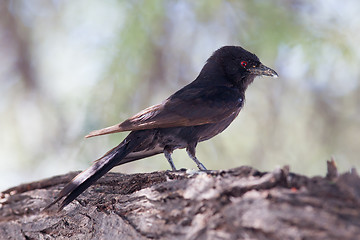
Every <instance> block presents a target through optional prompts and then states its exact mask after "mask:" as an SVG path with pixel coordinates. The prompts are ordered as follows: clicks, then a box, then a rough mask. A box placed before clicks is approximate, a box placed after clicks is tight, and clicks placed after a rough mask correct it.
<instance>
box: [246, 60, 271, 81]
mask: <svg viewBox="0 0 360 240" xmlns="http://www.w3.org/2000/svg"><path fill="white" fill-rule="evenodd" d="M248 70H249V72H250V73H251V74H254V75H257V76H269V77H274V78H277V77H278V74H277V73H276V72H275V71H274V70H272V69H271V68H269V67H267V66H265V65H263V64H262V63H260V65H259V66H258V67H253V68H249V69H248Z"/></svg>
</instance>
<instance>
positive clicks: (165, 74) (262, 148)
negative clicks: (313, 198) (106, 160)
mask: <svg viewBox="0 0 360 240" xmlns="http://www.w3.org/2000/svg"><path fill="white" fill-rule="evenodd" d="M359 12H360V1H357V0H353V1H351V0H349V1H335V0H318V1H312V0H291V1H289V0H274V1H266V0H257V1H245V0H244V1H220V0H213V1H205V0H203V1H191V0H187V1H155V0H137V1H135V0H134V1H125V0H106V1H97V0H74V1H71V0H51V1H50V0H35V1H28V0H14V1H10V0H2V1H0V54H1V57H0V96H1V100H0V134H1V138H0V164H1V168H0V189H1V190H4V189H5V188H8V187H11V186H14V185H17V184H19V183H24V182H28V181H33V180H40V179H42V178H44V177H50V176H53V175H57V174H63V173H66V172H68V171H74V170H82V169H85V168H86V167H88V166H89V165H90V164H91V162H92V161H93V160H95V159H97V158H98V157H100V156H102V155H103V154H104V153H105V152H107V150H108V149H110V148H112V147H114V146H115V145H117V144H118V143H120V142H121V141H122V139H123V138H124V137H125V136H126V133H124V134H114V135H109V136H101V137H97V138H92V139H87V140H85V139H83V136H84V135H86V134H87V133H88V132H90V131H91V130H94V129H99V128H103V127H107V126H110V125H113V124H115V123H118V122H121V121H123V120H125V119H126V118H127V117H130V116H132V115H133V114H135V113H137V112H138V111H140V110H142V109H143V108H145V107H147V106H150V105H152V104H157V103H159V102H161V101H162V100H164V99H165V98H166V97H168V96H169V95H170V94H172V93H173V92H175V91H176V90H177V89H179V88H180V87H182V86H184V85H186V84H187V83H189V82H191V81H192V80H194V79H195V78H196V76H197V74H198V73H199V71H200V69H201V68H202V66H203V65H204V63H205V61H206V60H207V58H208V57H209V56H210V55H211V54H212V52H213V51H215V50H216V49H218V48H219V47H221V46H223V45H240V46H243V47H244V48H245V49H247V50H249V51H251V52H253V53H256V55H257V56H258V57H259V58H260V59H261V61H262V62H263V63H264V64H265V65H267V66H269V67H272V68H274V69H275V70H276V71H277V72H278V74H279V76H280V78H278V79H271V78H265V77H264V78H258V79H256V80H255V82H254V83H253V84H252V86H250V87H249V89H248V91H247V95H246V96H247V102H246V105H245V108H244V109H243V110H242V112H241V113H240V115H239V117H238V118H237V119H236V120H235V121H234V122H233V123H232V125H230V127H229V128H228V129H227V130H225V132H223V133H222V134H221V135H219V136H217V137H215V138H213V139H212V140H210V141H207V142H204V143H200V144H199V146H198V150H197V151H198V158H199V159H200V160H201V161H202V162H203V163H204V164H205V165H206V166H207V168H208V169H227V168H232V167H237V166H241V165H251V166H253V167H255V168H258V169H260V170H272V169H274V168H275V167H276V166H282V165H285V164H289V165H290V168H291V170H292V171H296V172H300V173H304V174H309V175H317V174H319V175H323V174H325V165H326V164H325V160H327V159H329V158H330V157H331V156H334V157H335V159H336V161H337V164H338V167H339V169H340V171H346V170H348V169H349V168H350V167H353V166H354V167H357V168H359V166H360V164H359V162H358V158H359V155H360V145H359V143H360V124H359V123H360V107H359V105H360V86H359V76H360V70H359V69H360V68H359V62H360V61H359V60H360V48H359V46H358V45H359V42H360V14H359ZM174 160H175V165H176V166H177V167H178V168H182V167H184V168H195V167H196V166H195V165H194V163H193V162H192V161H191V160H190V159H189V158H188V157H187V155H186V153H185V151H183V150H178V151H175V153H174ZM162 169H169V165H168V163H167V161H166V160H165V158H164V157H163V156H162V155H159V156H156V157H152V158H149V159H146V160H141V161H137V162H134V163H129V164H126V165H123V166H120V167H118V168H116V169H115V170H117V171H121V172H125V173H133V172H144V171H145V172H150V171H156V170H162Z"/></svg>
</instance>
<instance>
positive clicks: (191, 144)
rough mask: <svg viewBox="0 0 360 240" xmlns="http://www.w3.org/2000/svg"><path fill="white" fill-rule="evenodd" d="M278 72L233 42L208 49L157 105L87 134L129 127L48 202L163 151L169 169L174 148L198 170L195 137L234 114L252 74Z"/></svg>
mask: <svg viewBox="0 0 360 240" xmlns="http://www.w3.org/2000/svg"><path fill="white" fill-rule="evenodd" d="M261 75H264V76H270V77H277V76H278V75H277V73H276V72H275V71H274V70H272V69H270V68H268V67H266V66H264V65H263V64H262V63H261V62H260V60H259V58H258V57H257V56H256V55H255V54H252V53H250V52H248V51H246V50H245V49H243V48H241V47H238V46H225V47H222V48H220V49H218V50H217V51H215V52H214V53H213V55H212V56H211V57H210V58H209V59H208V60H207V62H206V64H205V66H204V67H203V69H202V70H201V72H200V74H199V76H198V77H197V78H196V79H195V81H193V82H192V83H190V84H188V85H187V86H185V87H183V88H182V89H180V90H179V91H177V92H176V93H174V94H173V95H171V96H170V97H169V98H168V99H166V100H165V101H164V102H162V103H161V104H158V105H154V106H151V107H149V108H146V109H145V110H143V111H141V112H139V113H138V114H136V115H135V116H133V117H131V118H129V119H127V120H125V121H124V122H122V123H120V124H117V125H114V126H112V127H108V128H104V129H101V130H96V131H93V132H91V133H90V134H89V135H87V136H86V138H88V137H94V136H98V135H104V134H109V133H116V132H123V131H131V132H130V134H129V135H128V136H127V137H126V138H125V139H124V140H123V141H122V142H121V143H120V144H119V145H118V146H117V147H115V148H113V149H111V150H110V151H109V152H107V153H106V154H105V155H104V156H103V157H101V158H100V159H98V160H96V161H95V162H94V164H93V165H92V166H91V167H90V168H88V169H86V170H85V171H83V172H81V173H80V174H79V175H77V176H76V177H75V178H74V179H73V180H72V181H71V182H70V183H68V184H67V185H66V186H65V187H64V189H62V191H61V192H60V193H59V194H58V196H57V198H56V200H55V201H54V202H52V203H51V204H50V205H49V206H48V207H46V208H49V207H50V206H52V205H53V204H55V203H57V202H58V201H60V200H61V199H62V198H63V197H65V199H64V200H63V201H62V203H61V204H60V208H59V209H62V208H63V207H65V206H66V205H67V204H69V203H70V202H71V201H72V200H74V199H75V198H76V197H77V196H79V195H80V194H81V193H82V192H83V191H85V190H86V189H87V188H88V187H89V186H90V185H91V184H92V183H94V182H95V181H96V180H98V179H99V178H100V177H101V176H103V175H104V174H105V173H107V172H108V171H110V169H112V168H113V167H115V166H117V165H121V164H124V163H127V162H131V161H135V160H138V159H142V158H146V157H150V156H153V155H156V154H159V153H164V154H165V157H166V159H167V160H168V161H169V163H170V166H171V168H172V170H174V171H175V170H176V168H175V165H174V163H173V161H172V159H171V154H172V152H173V151H174V150H175V149H179V148H180V149H181V148H186V151H187V153H188V154H189V156H190V158H191V159H192V160H193V161H194V162H195V163H196V165H197V166H198V168H199V169H200V170H206V168H205V166H204V165H203V164H202V163H201V162H200V161H199V160H198V159H197V158H196V156H195V148H196V145H197V144H198V142H202V141H205V140H208V139H210V138H212V137H214V136H215V135H217V134H219V133H221V132H222V131H224V129H225V128H227V127H228V126H229V124H230V123H231V122H232V121H233V120H234V119H235V117H236V116H237V115H238V114H239V112H240V110H241V108H242V107H243V105H244V102H245V90H246V89H247V87H248V86H249V84H251V83H252V82H253V81H254V78H255V77H256V76H261Z"/></svg>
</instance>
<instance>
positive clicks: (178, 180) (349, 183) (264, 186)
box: [0, 162, 360, 240]
mask: <svg viewBox="0 0 360 240" xmlns="http://www.w3.org/2000/svg"><path fill="white" fill-rule="evenodd" d="M75 174H76V173H69V174H67V175H63V176H58V177H53V178H50V179H45V180H42V181H39V182H34V183H30V184H24V185H21V186H18V187H14V188H12V189H9V190H7V191H5V192H3V193H2V195H1V198H0V239H6V238H10V239H53V238H56V239H68V238H72V239H149V238H150V239H282V240H284V239H351V240H355V239H359V238H360V237H359V236H360V178H359V176H358V174H357V173H356V171H355V170H352V171H351V172H348V173H344V174H342V175H338V174H337V171H336V167H335V165H334V162H328V174H327V176H326V177H325V178H323V177H313V178H308V177H305V176H300V175H297V174H294V173H290V172H289V171H288V168H286V167H284V168H283V169H276V170H274V171H273V172H269V173H266V172H259V171H257V170H255V169H253V168H250V167H239V168H235V169H230V170H221V171H210V172H206V173H205V172H186V171H177V172H170V171H165V172H153V173H144V174H132V175H124V174H120V173H109V174H107V175H106V176H104V177H103V178H101V179H100V180H99V181H98V182H97V183H96V184H95V185H93V186H92V187H90V188H89V189H88V190H87V191H86V192H84V193H83V194H82V195H80V196H79V197H78V198H77V199H76V200H75V201H74V202H73V203H71V204H70V205H69V206H67V207H66V208H65V209H64V210H62V211H60V212H57V210H56V207H53V208H52V209H51V210H50V211H49V212H41V211H40V210H41V209H42V208H43V207H44V206H46V205H47V204H49V203H50V202H51V201H52V200H53V199H54V197H55V195H56V193H58V192H59V191H60V190H61V188H62V187H63V186H64V184H65V183H67V182H68V181H70V180H71V179H72V177H74V176H75Z"/></svg>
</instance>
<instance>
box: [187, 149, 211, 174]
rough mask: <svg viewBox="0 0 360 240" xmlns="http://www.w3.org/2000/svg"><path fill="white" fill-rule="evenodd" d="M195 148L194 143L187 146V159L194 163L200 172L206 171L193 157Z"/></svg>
mask: <svg viewBox="0 0 360 240" xmlns="http://www.w3.org/2000/svg"><path fill="white" fill-rule="evenodd" d="M195 147H196V143H195V144H189V145H188V146H187V148H186V152H187V153H188V155H189V157H190V158H191V159H192V160H193V161H194V162H195V163H196V165H197V166H198V168H199V169H200V170H201V171H206V170H207V169H206V167H205V166H204V164H202V163H201V162H200V161H199V160H198V159H197V158H196V156H195Z"/></svg>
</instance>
